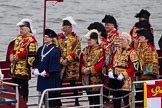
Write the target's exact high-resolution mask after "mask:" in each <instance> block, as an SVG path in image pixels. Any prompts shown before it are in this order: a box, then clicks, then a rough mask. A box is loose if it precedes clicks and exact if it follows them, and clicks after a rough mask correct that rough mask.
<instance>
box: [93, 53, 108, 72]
mask: <svg viewBox="0 0 162 108" xmlns="http://www.w3.org/2000/svg"><path fill="white" fill-rule="evenodd" d="M105 60H106V58H105V52H104V50H103V51H102V53H101V56H100V59H99V61H98V63H97V64H96V65H94V70H95V71H96V72H101V70H102V68H103V66H104V65H105Z"/></svg>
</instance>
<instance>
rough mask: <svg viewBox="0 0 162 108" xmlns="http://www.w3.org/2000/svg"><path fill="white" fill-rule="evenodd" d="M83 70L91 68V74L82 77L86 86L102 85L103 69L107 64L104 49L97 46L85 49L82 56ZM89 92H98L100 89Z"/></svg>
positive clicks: (92, 89)
mask: <svg viewBox="0 0 162 108" xmlns="http://www.w3.org/2000/svg"><path fill="white" fill-rule="evenodd" d="M80 60H81V70H82V72H83V70H84V69H85V68H87V67H89V68H90V74H88V75H84V74H83V73H82V74H83V75H82V79H83V84H84V85H92V84H102V83H103V79H102V77H103V76H102V68H103V66H104V64H105V52H104V50H103V48H102V47H101V46H100V45H98V44H96V45H95V46H92V47H89V46H87V47H85V48H84V49H83V52H82V54H81V58H80ZM88 91H91V92H98V91H99V88H91V89H89V90H88Z"/></svg>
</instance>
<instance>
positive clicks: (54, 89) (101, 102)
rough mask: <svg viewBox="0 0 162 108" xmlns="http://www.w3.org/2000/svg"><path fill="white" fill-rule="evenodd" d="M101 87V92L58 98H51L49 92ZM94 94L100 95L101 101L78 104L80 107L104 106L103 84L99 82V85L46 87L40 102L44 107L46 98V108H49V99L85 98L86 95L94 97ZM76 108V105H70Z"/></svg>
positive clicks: (40, 105)
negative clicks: (90, 103)
mask: <svg viewBox="0 0 162 108" xmlns="http://www.w3.org/2000/svg"><path fill="white" fill-rule="evenodd" d="M96 87H97V88H100V92H99V94H93V95H88V94H87V95H78V96H68V97H66V96H60V97H56V98H49V97H48V93H49V92H54V91H63V90H74V89H83V90H85V89H89V88H96ZM92 96H99V97H100V103H99V104H96V105H84V106H77V107H78V108H85V107H94V106H99V107H100V108H103V84H98V85H86V86H75V87H64V88H51V89H46V90H44V91H43V93H42V95H41V98H40V102H39V108H41V107H42V104H43V100H45V108H49V106H48V105H49V104H48V103H49V100H56V99H72V98H74V99H75V98H84V97H92ZM70 108H74V107H70Z"/></svg>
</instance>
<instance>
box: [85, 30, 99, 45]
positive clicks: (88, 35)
mask: <svg viewBox="0 0 162 108" xmlns="http://www.w3.org/2000/svg"><path fill="white" fill-rule="evenodd" d="M92 33H97V35H98V43H99V44H100V43H101V40H100V37H99V32H98V31H97V30H96V29H92V30H89V31H88V32H87V34H85V35H84V37H85V38H86V39H90V36H91V34H92Z"/></svg>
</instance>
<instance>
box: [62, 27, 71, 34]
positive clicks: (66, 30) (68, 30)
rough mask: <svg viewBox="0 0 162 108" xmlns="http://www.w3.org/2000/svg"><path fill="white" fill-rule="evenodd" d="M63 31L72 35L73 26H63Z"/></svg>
mask: <svg viewBox="0 0 162 108" xmlns="http://www.w3.org/2000/svg"><path fill="white" fill-rule="evenodd" d="M62 31H63V32H65V33H71V32H72V26H63V27H62Z"/></svg>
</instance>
